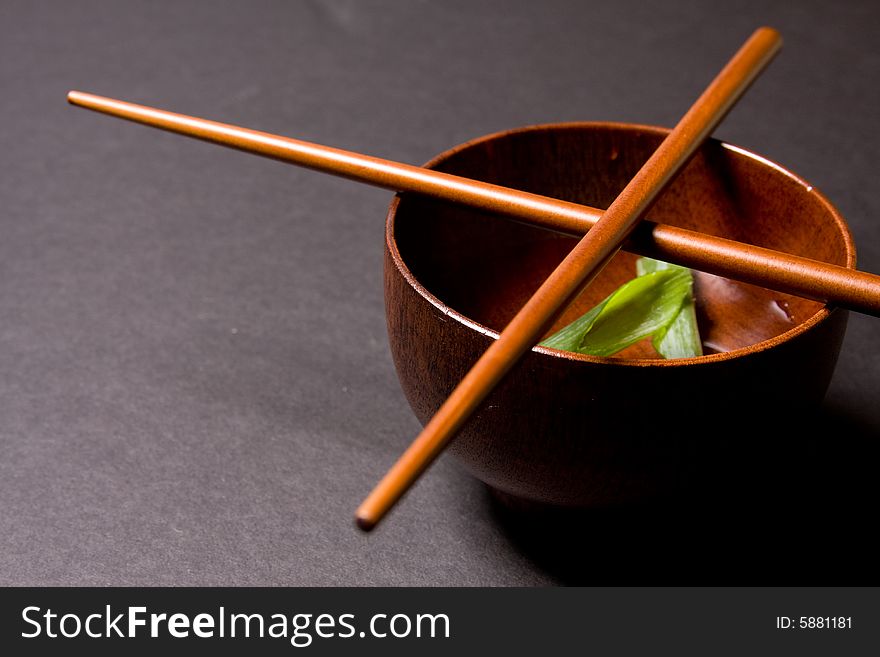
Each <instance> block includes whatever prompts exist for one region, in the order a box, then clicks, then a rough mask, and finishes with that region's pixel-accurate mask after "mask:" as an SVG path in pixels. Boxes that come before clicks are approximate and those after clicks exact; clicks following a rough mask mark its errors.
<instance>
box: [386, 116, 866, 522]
mask: <svg viewBox="0 0 880 657" xmlns="http://www.w3.org/2000/svg"><path fill="white" fill-rule="evenodd" d="M667 132H668V131H667V130H664V129H660V128H653V127H647V126H639V125H624V124H615V123H575V124H558V125H547V126H535V127H529V128H523V129H519V130H512V131H509V132H504V133H499V134H495V135H490V136H487V137H483V138H481V139H477V140H474V141H471V142H468V143H466V144H464V145H461V146H458V147H456V148H453V149H452V150H449V151H447V152H445V153H443V154H442V155H440V156H438V157H437V158H435V159H434V160H432V161H431V162H430V163H429V164H428V165H427V166H428V167H430V168H432V169H437V170H440V171H445V172H449V173H454V174H458V175H463V176H467V177H471V178H477V179H480V180H484V181H487V182H492V183H496V184H500V185H505V186H508V187H514V188H517V189H522V190H526V191H530V192H535V193H539V194H544V195H546V196H551V197H555V198H560V199H564V200H568V201H574V202H578V203H583V204H586V205H591V206H596V207H607V206H608V204H609V203H610V202H611V201H612V200H613V199H614V197H615V196H616V195H617V194H618V193H619V192H620V190H621V189H622V188H623V186H624V185H625V184H626V183H627V182H628V181H629V180H630V178H632V176H633V175H634V174H635V173H636V171H637V170H638V169H639V167H640V166H641V165H642V164H643V163H644V161H645V160H646V159H647V158H648V157H649V155H650V154H651V153H652V152H653V151H654V149H655V148H656V147H657V145H658V144H659V143H660V141H661V140H662V139H663V137H664V136H665V135H666V134H667ZM649 216H650V218H651V219H652V220H653V221H657V222H661V223H667V224H672V225H675V226H680V227H684V228H688V229H692V230H699V231H702V232H705V233H710V234H713V235H719V236H723V237H728V238H732V239H735V240H739V241H742V242H749V243H752V244H757V245H760V246H764V247H769V248H772V249H777V250H780V251H786V252H789V253H794V254H798V255H803V256H807V257H810V258H814V259H817V260H824V261H827V262H832V263H835V264H838V265H844V266H847V267H854V266H855V250H854V246H853V242H852V238H851V236H850V234H849V230H848V228H847V226H846V223H845V221H844V220H843V218H842V217H841V216H840V215H839V214H838V213H837V211H836V210H835V209H834V208H833V207H832V205H831V204H830V203H829V202H828V201H827V200H826V199H825V198H824V197H823V196H822V195H821V194H820V193H818V192H817V191H816V190H815V189H814V188H813V187H811V186H810V185H808V184H807V183H805V182H804V181H803V180H801V179H800V178H798V177H797V176H795V175H794V174H792V173H790V172H788V171H786V170H784V169H783V168H781V167H779V166H777V165H775V164H773V163H771V162H768V161H767V160H765V159H763V158H761V157H758V156H756V155H753V154H751V153H748V152H746V151H744V150H742V149H740V148H736V147H734V146H730V145H728V144H724V143H721V142H718V141H710V142H708V143H707V144H706V145H705V146H704V147H703V148H702V149H701V150H700V151H699V152H698V154H697V155H696V156H695V157H694V159H693V160H692V161H691V162H690V163H689V165H688V166H687V167H686V169H685V170H684V171H683V172H682V174H681V175H680V176H679V177H678V178H677V179H676V181H675V182H674V183H673V184H672V185H671V186H670V187H669V189H668V190H667V191H666V192H664V194H663V195H662V196H661V198H660V200H659V201H658V202H657V203H656V205H655V206H654V207H653V208H652V209H651V211H650V213H649ZM574 243H575V240H574V239H573V238H570V237H565V236H561V235H558V234H555V233H552V232H548V231H545V230H542V229H538V228H535V227H532V226H526V225H523V224H518V223H514V222H511V221H508V220H506V219H504V218H501V217H498V216H494V215H491V214H488V213H484V212H480V211H476V210H471V209H468V208H465V207H461V206H456V205H453V204H448V203H444V202H440V201H435V200H431V199H426V198H422V197H418V196H413V195H402V196H399V197H397V198H395V200H394V201H393V202H392V204H391V208H390V210H389V213H388V218H387V225H386V258H385V302H386V313H387V319H388V333H389V339H390V344H391V351H392V354H393V357H394V362H395V365H396V367H397V372H398V376H399V378H400V383H401V386H402V387H403V390H404V393H405V394H406V396H407V399H408V400H409V402H410V405H411V406H412V408H413V410H414V412H415V414H416V415H417V417H418V418H419V420H421V421H422V422H423V423H424V422H426V421H427V420H428V419H429V418H430V417H431V416H432V415H433V414H434V412H435V411H436V410H437V408H438V407H439V406H440V404H441V403H442V402H443V401H444V400H445V399H446V397H447V396H448V395H449V393H450V392H451V391H452V389H453V388H454V387H455V385H456V384H457V383H458V382H459V381H460V380H461V378H462V377H463V376H464V374H465V373H466V372H467V371H468V370H469V369H470V367H471V366H472V365H473V363H474V362H475V361H476V359H477V358H478V357H479V356H480V354H482V353H483V352H484V351H485V350H486V349H487V348H488V346H489V344H490V343H491V341H492V340H494V339H496V338H497V336H498V332H499V331H500V330H501V329H503V328H504V326H505V325H506V323H507V322H508V321H509V320H510V318H511V317H513V315H514V314H515V313H516V312H517V310H518V309H519V308H520V307H521V306H522V305H523V303H524V302H525V301H526V300H527V299H528V297H529V296H530V295H531V293H532V292H534V290H535V289H537V287H538V285H539V284H540V282H541V281H543V280H544V279H545V278H546V277H547V276H548V275H549V273H550V272H551V271H552V269H553V268H554V267H555V266H556V265H557V264H558V263H559V261H560V260H561V259H562V258H563V257H564V255H565V254H566V253H567V252H568V251H569V250H570V249H571V247H572V246H573V245H574ZM634 260H635V256H633V255H632V254H629V253H625V252H621V253H619V254H618V255H617V256H616V257H615V258H614V260H613V261H612V262H611V263H610V264H609V265H608V266H607V267H606V268H605V270H604V271H603V272H602V273H601V274H600V275H599V277H598V278H597V279H596V281H595V282H594V283H593V284H592V285H591V286H590V287H589V288H588V289H587V290H586V291H585V292H584V293H583V294H582V295H581V298H580V299H578V301H576V302H575V304H574V305H573V306H572V307H571V308H570V309H569V310H568V311H567V312H566V313H565V315H564V316H563V317H562V318H561V319H560V321H559V322H558V323H557V325H556V327H554V329H553V330H556V329H558V328H559V327H561V326H563V325H564V324H567V323H568V322H570V321H571V320H573V319H574V318H576V317H578V316H579V315H580V314H582V313H583V312H585V311H586V310H588V309H589V308H590V307H592V306H593V305H595V304H596V303H598V302H599V301H601V300H602V299H603V298H604V297H605V296H607V295H608V294H609V293H610V292H611V291H612V290H614V289H615V288H616V287H617V286H618V285H620V284H621V283H623V282H625V281H626V280H629V279H630V278H632V277H633V276H634ZM695 295H696V299H697V313H698V319H699V323H700V330H701V335H702V339H703V342H704V346H705V348H706V354H707V355H704V356H701V357H699V358H689V359H680V360H662V359H658V358H657V357H656V356H655V355H654V354H653V352H652V350H651V349H650V347H649V346H647V345H645V344H637V345H634V346H633V347H630V348H629V349H627V350H626V351H625V352H622V353H621V354H619V355H618V356H615V357H608V358H605V357H594V356H583V355H576V354H570V353H564V352H560V351H556V350H552V349H546V348H542V347H536V348H534V349H533V350H532V351H531V352H529V353H528V354H527V355H526V356H525V358H524V359H523V360H522V361H521V362H520V363H519V364H518V365H517V366H516V367H515V368H514V369H513V370H512V371H511V373H510V374H509V375H508V376H507V378H506V379H505V380H504V381H503V382H502V384H501V385H500V386H499V387H498V388H497V389H496V390H495V391H494V392H493V393H492V394H491V395H490V396H489V398H488V399H487V401H486V402H485V403H484V405H483V407H482V409H481V410H480V411H479V412H478V413H477V414H476V415H475V416H474V417H473V418H472V419H471V420H470V421H469V422H468V424H467V425H466V426H465V428H464V429H463V431H462V432H461V433H460V434H459V436H458V437H457V438H456V439H455V441H454V442H453V443H452V445H451V447H450V451H451V452H452V453H453V454H455V456H456V457H458V458H459V459H460V460H461V461H462V462H463V463H464V464H465V466H466V467H467V468H468V469H469V470H470V471H471V472H472V473H473V474H474V475H475V476H476V477H478V478H479V479H481V480H482V481H484V482H486V483H487V484H488V485H489V486H491V487H492V488H494V489H496V490H497V491H500V492H501V493H503V494H505V495H506V496H512V497H513V498H522V499H524V500H529V501H533V502H539V503H548V504H554V505H565V506H595V505H608V504H614V503H621V502H631V501H634V500H641V499H644V498H646V497H650V496H655V495H658V494H662V493H665V492H670V491H672V490H678V489H679V488H680V486H681V485H682V484H685V485H687V484H688V482H692V481H694V480H695V478H696V479H700V480H703V481H706V480H712V479H715V478H716V476H717V478H722V477H729V476H731V475H732V479H731V481H748V476H749V468H750V464H754V463H757V462H758V461H760V460H762V459H764V458H765V456H767V455H769V454H770V453H771V452H773V451H774V450H777V449H778V448H780V447H781V446H782V445H788V444H790V443H789V442H788V439H790V438H791V437H790V436H780V435H779V434H780V428H779V427H784V426H785V424H786V423H785V418H786V417H802V416H803V414H804V413H808V412H809V408H810V407H811V406H815V405H816V404H818V403H819V402H820V401H821V400H822V398H823V396H824V394H825V391H826V388H827V386H828V383H829V381H830V379H831V375H832V372H833V370H834V366H835V363H836V360H837V355H838V351H839V349H840V344H841V341H842V339H843V336H844V332H845V330H846V317H847V314H846V312H845V311H844V310H841V309H831V308H828V307H826V306H823V305H822V304H820V303H817V302H813V301H808V300H806V299H800V298H797V297H792V296H789V295H786V294H782V293H778V292H773V291H769V290H765V289H762V288H758V287H754V286H750V285H746V284H739V283H735V282H732V281H729V280H727V279H722V278H719V277H715V276H712V275H709V274H704V273H697V275H696V281H695ZM783 431H784V429H783Z"/></svg>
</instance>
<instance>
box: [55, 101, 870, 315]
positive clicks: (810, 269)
mask: <svg viewBox="0 0 880 657" xmlns="http://www.w3.org/2000/svg"><path fill="white" fill-rule="evenodd" d="M67 99H68V101H69V102H70V103H71V104H73V105H77V106H79V107H84V108H86V109H91V110H94V111H96V112H101V113H104V114H108V115H111V116H115V117H117V118H122V119H126V120H129V121H133V122H135V123H140V124H142V125H147V126H150V127H154V128H159V129H162V130H166V131H168V132H173V133H175V134H180V135H184V136H187V137H193V138H196V139H200V140H202V141H207V142H210V143H213V144H218V145H221V146H226V147H229V148H234V149H237V150H240V151H244V152H247V153H252V154H255V155H261V156H263V157H268V158H272V159H276V160H280V161H282V162H286V163H288V164H296V165H299V166H303V167H307V168H310V169H315V170H317V171H323V172H325V173H331V174H334V175H339V176H342V177H344V178H348V179H350V180H356V181H358V182H363V183H368V184H371V185H375V186H378V187H382V188H385V189H391V190H394V191H398V192H415V193H418V194H423V195H426V196H431V197H433V198H438V199H442V200H445V201H451V202H454V203H459V204H463V205H467V206H471V207H475V208H479V209H482V210H487V211H490V212H495V213H498V214H501V215H504V216H507V217H509V218H513V219H517V220H520V221H523V222H528V223H531V224H534V225H537V226H541V227H544V228H547V229H549V230H554V231H557V232H561V233H566V234H569V235H583V234H584V233H586V232H587V231H588V230H589V229H590V228H592V226H593V225H594V224H595V223H596V222H597V221H598V219H599V217H600V216H601V215H602V210H599V209H596V208H591V207H588V206H585V205H579V204H576V203H570V202H568V201H561V200H558V199H554V198H550V197H547V196H541V195H538V194H531V193H528V192H523V191H519V190H515V189H509V188H506V187H502V186H500V185H493V184H490V183H484V182H480V181H477V180H471V179H468V178H463V177H461V176H454V175H451V174H447V173H442V172H439V171H432V170H430V169H425V168H423V167H418V166H412V165H409V164H402V163H398V162H393V161H390V160H385V159H381V158H377V157H371V156H368V155H362V154H359V153H353V152H351V151H345V150H341V149H337V148H331V147H328V146H321V145H319V144H313V143H309V142H305V141H300V140H296V139H291V138H289V137H282V136H279V135H273V134H269V133H266V132H259V131H256V130H249V129H247V128H241V127H238V126H234V125H229V124H225V123H218V122H215V121H209V120H206V119H200V118H196V117H192V116H186V115H183V114H176V113H173V112H168V111H165V110H161V109H156V108H153V107H145V106H143V105H136V104H134V103H128V102H125V101H121V100H115V99H112V98H105V97H103V96H96V95H94V94H89V93H84V92H81V91H71V92H70V93H69V94H68V96H67ZM624 249H626V250H628V251H632V252H634V253H638V254H640V255H646V256H650V257H652V258H657V259H660V260H666V261H667V262H674V263H676V264H679V265H682V266H685V267H690V268H692V269H698V270H700V271H704V272H707V273H710V274H715V275H718V276H724V277H726V278H731V279H734V280H738V281H741V282H744V283H751V284H753V285H759V286H761V287H765V288H769V289H771V290H777V291H779V292H786V293H788V294H793V295H796V296H801V297H805V298H808V299H814V300H816V301H821V302H824V303H828V304H832V305H836V306H840V307H843V308H848V309H849V310H855V311H857V312H861V313H866V314H869V315H874V316H876V317H880V276H877V275H876V274H871V273H868V272H863V271H858V270H855V269H850V268H847V267H842V266H839V265H834V264H831V263H826V262H821V261H819V260H814V259H811V258H804V257H802V256H797V255H792V254H788V253H782V252H779V251H774V250H772V249H767V248H763V247H759V246H753V245H750V244H744V243H742V242H736V241H734V240H730V239H725V238H723V237H715V236H712V235H706V234H703V233H699V232H696V231H692V230H687V229H684V228H677V227H675V226H668V225H663V224H656V223H653V222H650V221H642V222H641V223H640V224H639V225H638V226H637V227H636V228H635V230H634V231H633V233H632V236H631V238H630V240H629V241H628V242H627V243H626V244H625V245H624Z"/></svg>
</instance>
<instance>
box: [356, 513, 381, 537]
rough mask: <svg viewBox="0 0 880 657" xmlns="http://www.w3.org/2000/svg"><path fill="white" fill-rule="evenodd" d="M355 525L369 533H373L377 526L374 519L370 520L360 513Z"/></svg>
mask: <svg viewBox="0 0 880 657" xmlns="http://www.w3.org/2000/svg"><path fill="white" fill-rule="evenodd" d="M354 524H355V525H356V526H357V528H358V529H360V530H361V531H362V532H367V533H368V532H371V531H373V528H374V527H375V526H376V520H375V519H374V518H368V517H366V516H365V515H363V514H361V513H358V514H356V515H355V517H354Z"/></svg>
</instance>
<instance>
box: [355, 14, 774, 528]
mask: <svg viewBox="0 0 880 657" xmlns="http://www.w3.org/2000/svg"><path fill="white" fill-rule="evenodd" d="M781 45H782V40H781V38H780V36H779V34H778V33H777V32H776V31H775V30H773V29H770V28H760V29H758V30H756V31H755V33H754V34H753V35H752V36H751V37H750V38H749V40H748V41H747V42H746V43H745V44H744V45H743V46H742V47H741V48H740V50H739V51H738V52H737V53H736V54H735V55H734V57H733V58H732V59H731V60H730V61H729V62H728V63H727V65H726V66H725V67H724V69H722V71H721V73H719V74H718V76H717V77H716V78H715V79H714V80H713V81H712V83H711V84H710V85H709V86H708V87H707V89H706V90H705V91H704V92H703V94H702V95H701V96H700V97H699V98H698V99H697V102H696V103H694V105H693V106H691V108H690V109H689V110H688V111H687V113H686V114H685V115H684V117H682V119H681V121H679V123H678V125H677V126H676V127H675V128H674V129H673V130H672V132H670V133H669V135H668V136H667V137H666V138H665V139H664V140H663V142H662V143H661V144H660V146H659V147H658V148H657V150H656V151H654V153H653V154H652V155H651V157H650V158H648V161H647V162H645V164H644V165H643V166H642V168H641V169H640V170H639V171H638V173H636V175H635V176H634V177H633V178H632V180H630V182H629V183H628V184H627V185H626V187H624V188H623V191H621V192H620V194H619V195H618V196H617V198H616V199H614V201H613V202H612V203H611V205H610V206H609V207H608V209H607V210H606V211H605V212H604V213H603V214H602V216H601V217H600V218H599V220H598V221H597V222H596V223H595V224H594V225H593V228H591V229H590V231H589V232H588V233H587V234H586V235H584V237H583V238H581V241H580V242H578V243H577V245H576V246H575V247H574V248H573V249H572V250H571V252H570V253H569V254H568V255H567V256H566V257H565V259H564V260H563V261H562V262H561V263H560V264H559V266H558V267H557V268H556V269H555V270H554V271H553V273H552V274H550V276H549V277H548V278H547V280H546V281H544V283H542V284H541V286H540V287H539V288H538V291H537V292H535V294H534V295H533V296H532V297H531V298H530V299H529V300H528V301H527V302H526V303H525V305H524V306H523V307H522V309H521V310H520V311H519V312H518V313H517V314H516V315H515V316H514V318H513V319H512V320H510V323H509V324H508V325H507V327H506V328H505V329H504V330H503V331H502V332H501V334H500V335H499V337H498V339H497V340H496V341H495V342H493V343H492V345H491V346H490V347H489V348H488V349H487V350H486V351H485V353H484V354H483V355H482V356H481V357H480V358H479V359H478V360H477V362H476V364H475V365H474V366H473V367H472V368H471V370H470V371H469V372H468V373H467V374H466V375H465V376H464V378H463V379H462V380H461V382H460V383H459V384H458V386H457V387H456V388H455V389H454V390H453V391H452V394H451V395H450V396H449V397H448V398H447V400H446V401H445V402H444V403H443V405H442V406H441V407H440V409H439V410H438V411H437V412H436V413H435V414H434V416H433V417H432V418H431V419H430V420H429V421H428V423H427V424H426V425H425V427H424V429H423V430H422V432H421V433H420V434H419V436H418V437H417V438H416V439H415V441H413V443H412V444H411V445H410V447H409V448H408V449H407V450H406V451H405V452H404V454H403V455H402V456H401V457H400V459H399V460H398V461H397V463H395V464H394V465H393V466H392V467H391V469H390V470H389V471H388V473H387V474H386V475H385V476H384V477H383V478H382V480H381V481H380V482H379V483H378V484H377V485H376V487H375V488H374V489H373V490H372V491H371V492H370V494H369V495H368V496H367V498H366V499H365V500H364V501H363V503H362V504H361V505H360V507H359V508H358V509H357V511H356V513H355V520H356V522H357V525H358V526H359V527H360V528H361V529H363V530H365V531H369V530H371V529H372V528H373V527H375V525H376V524H377V523H378V522H379V521H380V520H381V519H382V518H383V517H384V516H385V514H386V513H387V512H388V511H389V510H390V509H391V508H392V507H393V506H394V504H395V503H396V502H397V501H398V500H399V499H400V498H401V496H403V494H404V493H405V492H406V491H407V490H409V488H410V486H412V484H413V483H414V482H415V481H416V479H418V477H419V476H420V475H421V474H422V472H424V470H425V469H426V468H427V467H428V466H429V465H430V464H431V463H432V462H433V460H434V459H435V458H436V457H437V456H438V455H439V454H440V452H441V451H442V450H443V448H444V447H445V446H446V444H447V443H448V442H449V441H450V440H451V439H452V438H453V437H454V436H455V435H456V433H457V432H458V430H459V429H460V428H461V426H462V425H463V424H464V423H465V422H466V421H467V419H468V418H469V417H470V416H471V414H473V412H474V411H475V410H476V409H477V408H478V407H479V406H480V404H481V403H482V401H483V399H485V397H486V395H488V394H489V393H490V392H491V391H492V390H493V389H494V388H495V386H496V385H497V384H498V383H499V382H500V381H501V379H503V378H504V376H505V374H507V372H508V371H509V370H510V368H511V367H513V365H514V364H516V363H517V362H518V361H519V359H520V358H521V357H522V355H523V354H524V353H525V352H526V351H528V350H529V349H531V348H532V347H533V346H534V345H535V343H537V342H538V340H539V339H540V338H541V336H542V335H544V333H545V332H546V331H547V330H548V329H549V328H550V326H551V325H552V323H553V322H554V321H555V320H556V318H557V317H558V316H559V314H560V313H561V312H562V311H563V310H564V309H565V308H566V307H567V306H568V305H569V304H570V303H571V302H572V301H574V299H575V298H576V297H577V295H578V294H580V292H581V290H582V289H583V288H584V287H585V286H586V285H587V284H589V282H590V281H591V280H592V278H593V277H594V276H595V275H596V274H597V273H598V272H599V270H601V268H602V267H603V266H604V265H605V264H606V263H607V262H608V261H609V260H610V259H611V258H612V257H613V256H614V254H615V253H616V252H617V250H618V249H619V248H620V246H621V244H622V243H623V241H624V240H625V239H626V238H627V236H628V235H629V234H630V232H632V229H633V228H634V227H635V225H636V223H637V222H638V221H639V220H640V219H641V217H642V215H643V214H644V213H645V212H646V211H647V209H648V207H650V205H651V204H652V203H653V202H654V200H655V199H656V198H657V196H658V195H659V194H660V192H661V191H663V189H664V188H665V187H666V185H667V184H668V183H669V182H670V181H671V180H672V179H673V177H674V176H675V175H676V174H677V173H678V172H679V171H680V170H681V169H682V167H684V165H685V164H686V163H687V162H688V160H689V159H690V157H691V156H692V155H693V154H694V152H695V151H696V149H697V148H698V147H699V146H700V145H701V144H702V143H703V141H704V140H705V139H706V138H707V137H708V136H709V134H710V133H711V131H712V130H713V129H714V128H715V126H717V125H718V123H720V122H721V120H722V119H723V118H724V117H725V116H726V115H727V113H728V112H729V111H730V109H731V107H732V106H733V104H734V103H735V102H736V101H737V100H738V99H739V97H740V96H741V95H742V94H743V93H744V92H745V90H746V89H748V87H749V85H750V84H751V83H752V82H753V81H754V79H755V78H756V77H757V76H758V74H759V73H760V72H761V71H762V70H763V69H764V67H765V66H766V65H767V64H768V63H769V62H770V60H771V59H772V58H773V56H774V55H775V54H776V53H777V52H778V50H779V48H780V46H781Z"/></svg>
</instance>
